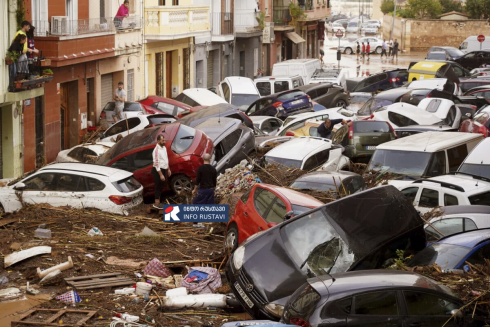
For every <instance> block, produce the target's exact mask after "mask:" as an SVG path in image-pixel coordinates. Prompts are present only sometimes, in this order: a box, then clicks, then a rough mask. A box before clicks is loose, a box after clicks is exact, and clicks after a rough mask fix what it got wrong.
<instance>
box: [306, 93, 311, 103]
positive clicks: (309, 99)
mask: <svg viewBox="0 0 490 327" xmlns="http://www.w3.org/2000/svg"><path fill="white" fill-rule="evenodd" d="M306 96H307V97H308V101H310V102H311V97H310V96H309V95H308V94H307V95H306Z"/></svg>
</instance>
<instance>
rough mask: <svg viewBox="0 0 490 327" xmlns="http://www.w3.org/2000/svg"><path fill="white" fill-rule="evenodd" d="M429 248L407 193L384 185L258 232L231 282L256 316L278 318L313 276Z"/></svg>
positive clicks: (238, 254) (233, 267) (235, 263)
mask: <svg viewBox="0 0 490 327" xmlns="http://www.w3.org/2000/svg"><path fill="white" fill-rule="evenodd" d="M286 216H287V215H286ZM424 247H425V233H424V222H423V220H422V219H421V218H420V216H419V215H418V214H417V212H416V211H415V209H414V207H413V206H412V204H411V203H410V201H409V200H408V199H407V198H406V197H405V196H404V195H403V194H402V193H400V192H399V191H398V190H397V189H396V188H394V187H392V186H384V187H379V188H375V189H371V190H368V191H364V192H361V193H357V194H355V195H351V196H348V197H345V198H343V199H340V200H337V201H335V202H332V203H329V204H327V205H324V206H321V207H318V208H316V209H313V210H310V211H308V212H306V213H303V214H301V215H298V216H296V217H294V218H292V219H290V220H288V221H286V222H284V223H282V224H280V225H278V226H276V227H273V228H271V229H269V230H266V231H264V232H261V233H259V234H255V235H253V236H252V237H250V238H249V239H248V240H247V241H245V242H244V243H242V245H241V246H239V247H238V248H237V249H236V251H235V252H234V253H233V255H232V256H231V257H230V260H229V261H228V264H227V267H226V277H227V279H228V282H229V283H230V287H231V289H232V290H233V292H234V293H235V295H236V297H237V298H238V299H239V300H240V302H241V303H242V305H243V307H244V308H245V309H246V310H247V311H248V313H249V314H250V315H251V316H252V317H254V318H255V319H263V318H265V319H272V320H279V318H280V317H281V315H282V313H283V310H284V305H285V303H286V301H287V300H288V298H289V297H290V296H291V294H293V292H294V291H296V289H297V288H298V287H299V286H301V285H302V284H303V283H304V282H305V281H306V280H307V279H308V278H311V277H316V276H322V275H328V274H331V273H332V274H333V273H340V272H346V271H352V270H365V269H376V268H380V267H383V266H384V265H386V264H387V260H388V259H391V258H394V257H395V256H396V250H398V249H400V250H405V251H419V250H422V249H423V248H424Z"/></svg>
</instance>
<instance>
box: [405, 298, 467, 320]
mask: <svg viewBox="0 0 490 327" xmlns="http://www.w3.org/2000/svg"><path fill="white" fill-rule="evenodd" d="M402 294H403V299H404V301H405V307H406V315H405V316H404V317H403V318H402V320H403V323H404V326H406V327H433V326H447V327H458V326H459V324H458V322H457V321H456V320H455V319H450V318H451V311H452V310H454V309H456V310H459V309H460V308H461V304H460V303H457V302H454V301H453V300H449V299H446V298H444V297H442V296H440V295H436V294H432V293H425V292H419V291H403V292H402Z"/></svg>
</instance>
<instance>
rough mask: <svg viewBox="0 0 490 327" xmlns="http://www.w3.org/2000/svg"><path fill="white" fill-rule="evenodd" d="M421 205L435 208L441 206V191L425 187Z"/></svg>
mask: <svg viewBox="0 0 490 327" xmlns="http://www.w3.org/2000/svg"><path fill="white" fill-rule="evenodd" d="M419 205H420V206H421V207H428V208H434V207H437V206H439V192H437V191H435V190H431V189H428V188H424V189H423V190H422V194H421V195H420V201H419Z"/></svg>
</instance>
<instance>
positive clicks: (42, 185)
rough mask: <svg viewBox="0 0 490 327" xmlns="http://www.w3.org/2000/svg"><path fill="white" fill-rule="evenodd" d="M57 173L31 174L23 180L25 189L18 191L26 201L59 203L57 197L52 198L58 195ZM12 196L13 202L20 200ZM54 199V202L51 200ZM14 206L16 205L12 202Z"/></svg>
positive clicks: (31, 202) (30, 202) (32, 202)
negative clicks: (56, 188)
mask: <svg viewBox="0 0 490 327" xmlns="http://www.w3.org/2000/svg"><path fill="white" fill-rule="evenodd" d="M56 179H57V177H56V173H54V172H41V173H39V174H36V175H34V176H30V177H28V178H26V179H24V180H22V181H21V182H22V183H24V184H25V188H24V190H23V191H16V193H17V194H19V195H20V196H21V198H22V200H23V201H24V202H25V203H28V204H38V203H50V204H51V203H53V205H54V203H57V199H55V198H54V197H53V198H51V197H50V196H51V195H56V190H55V187H56ZM14 197H15V196H12V199H10V200H11V202H20V201H19V199H18V198H15V199H14ZM51 201H53V202H51ZM12 207H16V205H13V204H12Z"/></svg>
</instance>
